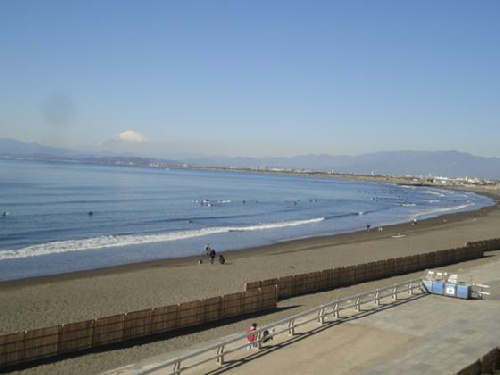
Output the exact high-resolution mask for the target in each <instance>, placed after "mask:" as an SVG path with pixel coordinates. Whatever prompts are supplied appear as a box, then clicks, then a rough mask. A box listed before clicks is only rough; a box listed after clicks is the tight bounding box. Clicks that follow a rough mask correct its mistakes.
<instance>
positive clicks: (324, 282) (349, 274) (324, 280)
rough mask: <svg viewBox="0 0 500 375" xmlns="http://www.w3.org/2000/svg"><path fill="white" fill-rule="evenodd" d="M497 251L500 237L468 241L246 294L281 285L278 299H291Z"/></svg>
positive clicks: (286, 279)
mask: <svg viewBox="0 0 500 375" xmlns="http://www.w3.org/2000/svg"><path fill="white" fill-rule="evenodd" d="M496 249H500V238H497V239H492V240H487V241H479V242H467V243H466V244H465V246H464V247H460V248H457V249H449V250H440V251H433V252H431V253H424V254H418V255H411V256H407V257H404V258H392V259H385V260H379V261H376V262H370V263H364V264H358V265H355V266H346V267H338V268H332V269H327V270H323V271H317V272H310V273H304V274H298V275H289V276H282V277H277V278H273V279H267V280H260V281H253V282H248V283H245V291H251V290H256V289H258V288H262V287H265V286H269V285H277V286H278V299H283V298H289V297H293V296H297V295H301V294H307V293H313V292H318V291H321V290H329V289H334V288H338V287H342V286H347V285H353V284H357V283H363V282H368V281H372V280H378V279H382V278H385V277H391V276H396V275H402V274H407V273H411V272H416V271H421V270H425V269H427V268H433V267H441V266H446V265H449V264H454V263H458V262H462V261H466V260H470V259H476V258H481V257H482V256H483V253H484V251H488V250H496Z"/></svg>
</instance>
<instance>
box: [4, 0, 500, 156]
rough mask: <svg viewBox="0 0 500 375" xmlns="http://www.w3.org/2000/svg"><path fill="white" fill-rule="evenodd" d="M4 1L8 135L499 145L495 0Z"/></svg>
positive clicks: (260, 149) (168, 141)
mask: <svg viewBox="0 0 500 375" xmlns="http://www.w3.org/2000/svg"><path fill="white" fill-rule="evenodd" d="M1 9H2V12H1V13H2V20H1V21H0V51H1V55H2V58H1V63H0V114H1V116H0V137H9V138H16V139H20V140H25V141H37V142H40V143H42V144H46V145H55V146H64V147H80V148H87V147H90V146H91V145H94V144H97V143H100V142H104V141H106V140H108V139H111V138H113V137H115V136H116V135H117V134H119V133H122V132H124V131H127V130H132V131H134V132H136V133H139V134H141V135H143V137H144V138H145V139H146V140H147V141H146V143H147V142H154V143H155V144H157V145H162V147H165V148H171V149H172V150H174V149H179V150H181V149H182V150H186V151H199V152H202V153H205V154H225V155H230V156H293V155H299V154H310V153H326V154H332V155H339V154H350V155H357V154H362V153H367V152H373V151H382V150H409V149H411V150H449V149H456V150H460V151H466V152H470V153H473V154H475V155H481V156H495V157H500V147H498V145H497V143H498V139H500V123H499V119H500V95H499V94H500V90H499V89H500V22H498V20H499V19H500V2H499V1H497V0H482V1H477V2H473V1H461V0H454V1H447V0H440V1H397V0H394V1H342V2H340V1H255V0H253V1H234V0H233V1H216V0H214V1H201V0H200V1H88V0H87V1H67V0H65V1H54V0H53V1H51V0H45V1H23V0H16V1H13V0H6V1H3V2H2V5H1ZM128 134H130V133H128ZM143 143H144V142H143Z"/></svg>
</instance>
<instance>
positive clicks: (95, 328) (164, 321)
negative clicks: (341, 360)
mask: <svg viewBox="0 0 500 375" xmlns="http://www.w3.org/2000/svg"><path fill="white" fill-rule="evenodd" d="M276 306H277V289H276V286H274V285H272V286H268V287H263V288H258V289H255V290H251V291H247V292H238V293H231V294H225V295H222V296H218V297H213V298H208V299H204V300H196V301H189V302H184V303H179V304H177V305H170V306H165V307H157V308H150V309H144V310H140V311H133V312H130V313H124V314H119V315H114V316H108V317H101V318H96V319H90V320H86V321H83V322H77V323H70V324H64V325H58V326H53V327H46V328H40V329H35V330H30V331H24V332H16V333H11V334H7V335H2V336H0V366H11V365H16V364H20V363H24V362H30V361H34V360H39V359H42V358H49V357H55V356H58V355H64V354H67V353H71V352H78V351H83V350H88V349H92V348H97V347H100V346H103V345H108V344H116V343H120V342H124V341H128V340H133V339H138V338H142V337H145V336H149V335H154V334H160V333H165V332H171V331H176V330H180V329H183V328H188V327H193V326H199V325H202V324H207V323H211V322H215V321H220V320H222V319H226V318H234V317H237V316H242V315H246V314H252V313H257V312H261V311H266V310H269V309H274V308H276Z"/></svg>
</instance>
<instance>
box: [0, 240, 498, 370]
mask: <svg viewBox="0 0 500 375" xmlns="http://www.w3.org/2000/svg"><path fill="white" fill-rule="evenodd" d="M496 249H500V239H493V240H487V241H479V242H468V243H466V246H465V247H462V248H458V249H450V250H441V251H435V252H431V253H426V254H419V255H413V256H408V257H405V258H395V259H386V260H380V261H376V262H370V263H365V264H358V265H355V266H347V267H339V268H333V269H328V270H324V271H318V272H311V273H307V274H300V275H290V276H283V277H279V278H273V279H268V280H261V281H256V282H250V283H246V284H245V291H244V292H238V293H231V294H226V295H223V296H219V297H214V298H209V299H205V300H197V301H190V302H184V303H180V304H177V305H172V306H165V307H157V308H150V309H144V310H140V311H133V312H130V313H125V314H120V315H115V316H108V317H103V318H97V319H90V320H87V321H83V322H77V323H70V324H65V325H59V326H53V327H46V328H40V329H35V330H31V331H24V332H16V333H10V334H6V335H1V336H0V367H2V366H10V365H14V364H19V363H23V362H28V361H33V360H37V359H41V358H48V357H54V356H57V355H61V354H65V353H70V352H75V351H81V350H86V349H90V348H95V347H99V346H102V345H106V344H112V343H119V342H123V341H127V340H132V339H136V338H140V337H144V336H147V335H151V334H157V333H163V332H168V331H174V330H177V329H181V328H186V327H192V326H196V325H200V324H205V323H209V322H215V321H218V320H221V319H224V318H229V317H235V316H239V315H243V314H251V313H255V312H259V311H265V310H268V309H272V308H276V306H277V301H278V299H279V298H286V297H291V296H295V295H300V294H305V293H312V292H317V291H320V290H326V289H333V288H336V287H340V286H346V285H352V284H355V283H361V282H367V281H371V280H377V279H381V278H384V277H390V276H394V275H399V274H405V273H409V272H415V271H419V270H424V269H426V268H431V267H439V266H444V265H447V264H452V263H456V262H460V261H464V260H469V259H475V258H480V257H482V256H483V252H484V251H488V250H496Z"/></svg>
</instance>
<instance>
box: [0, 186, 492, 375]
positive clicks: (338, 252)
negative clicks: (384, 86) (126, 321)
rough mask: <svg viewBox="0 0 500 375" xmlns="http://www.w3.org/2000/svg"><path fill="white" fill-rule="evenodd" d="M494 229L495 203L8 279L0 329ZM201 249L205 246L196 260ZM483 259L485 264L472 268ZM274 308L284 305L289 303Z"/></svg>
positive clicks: (166, 299)
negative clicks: (209, 256) (216, 252)
mask: <svg viewBox="0 0 500 375" xmlns="http://www.w3.org/2000/svg"><path fill="white" fill-rule="evenodd" d="M486 193H487V194H488V195H489V196H490V197H492V198H494V199H498V197H500V195H498V193H496V192H491V191H490V192H486ZM499 228H500V209H499V207H498V204H496V205H495V206H493V207H488V208H483V209H480V210H478V211H471V212H465V213H458V214H449V215H443V216H440V217H438V218H433V219H428V220H423V221H421V222H419V223H418V224H417V225H411V223H405V224H400V225H394V226H388V227H384V230H383V231H382V232H379V231H378V230H376V229H372V230H371V231H370V232H366V231H363V232H359V233H351V234H342V235H336V236H330V237H321V238H311V239H304V240H297V241H292V242H286V243H279V244H275V245H272V246H265V247H261V248H255V249H248V250H244V251H235V252H225V253H224V255H225V257H226V259H227V263H226V264H225V265H220V264H218V263H216V264H213V265H211V264H210V263H208V262H206V260H205V261H204V262H203V264H201V265H200V264H198V259H200V258H202V256H201V255H200V257H191V258H183V259H170V260H159V261H154V262H147V263H141V264H132V265H127V266H120V267H112V268H106V269H100V270H93V271H85V272H76V273H72V274H65V275H57V276H47V277H37V278H32V279H26V280H19V281H12V282H5V283H1V284H0V299H1V301H2V309H1V311H0V330H1V333H2V334H4V333H11V332H16V331H22V330H29V329H35V328H41V327H47V326H51V325H57V324H65V323H70V322H76V321H81V320H86V319H91V318H95V317H100V316H110V315H114V314H120V313H123V312H130V311H134V310H140V309H144V308H148V307H160V306H166V305H170V304H174V303H178V302H183V301H190V300H195V299H202V298H207V297H212V296H216V295H221V294H225V293H232V292H237V291H242V290H243V286H244V283H245V282H247V281H255V280H261V279H267V278H272V277H276V276H283V275H291V274H297V273H304V272H310V271H319V270H323V269H327V268H333V267H337V266H344V265H353V264H358V263H364V262H368V261H373V260H379V259H386V258H394V257H400V256H406V255H412V254H419V253H426V252H430V251H435V250H442V249H448V248H454V247H459V246H463V245H464V243H465V242H467V241H478V240H482V239H489V238H495V237H500V230H499ZM214 245H215V244H214ZM201 246H202V244H200V254H201V253H202V248H201ZM481 261H487V259H482V260H477V261H472V262H469V263H474V262H481ZM461 267H463V265H461ZM401 277H403V278H404V276H401ZM401 277H399V278H401ZM406 277H408V276H406ZM393 279H398V278H393ZM390 282H391V281H388V280H382V281H378V282H376V283H367V284H377V283H378V284H381V285H386V284H388V283H390ZM360 288H361V289H363V288H369V289H373V288H374V286H368V285H358V286H353V287H349V288H342V289H343V290H341V291H333V292H328V293H329V294H328V293H320V295H324V297H325V298H331V296H333V295H338V294H339V293H340V294H345V295H349V294H354V293H355V292H357V290H360ZM318 298H319V297H318V296H315V297H313V296H309V297H308V296H303V297H300V298H299V299H293V301H294V302H293V303H294V304H297V303H296V300H297V301H301V302H300V303H298V305H300V306H301V307H302V308H307V306H308V305H309V304H315V303H321V302H318ZM289 302H290V301H288V303H289ZM280 307H286V301H285V304H284V305H283V306H281V305H280ZM295 307H297V306H294V308H290V311H280V312H279V313H277V314H273V315H272V316H269V317H265V318H264V317H262V318H259V320H262V321H265V320H266V319H267V320H269V321H272V320H274V319H276V317H277V316H279V315H280V314H281V315H283V316H287V315H291V314H294V313H297V311H295V310H296V308H295ZM246 324H247V322H246V321H245V320H242V321H240V322H238V323H235V324H233V325H232V326H231V325H226V326H224V327H214V329H209V330H208V331H207V330H205V332H197V333H194V334H191V335H184V336H182V337H177V338H172V339H170V340H166V341H162V342H156V343H151V344H145V345H142V346H140V347H134V348H128V349H121V350H114V351H112V352H106V353H97V354H96V353H94V354H89V355H86V356H84V357H79V358H74V359H66V360H63V361H59V362H56V363H52V364H48V365H43V366H38V367H35V368H31V369H25V370H23V371H21V372H19V373H26V374H28V373H29V374H31V373H33V374H35V373H38V374H44V373H61V374H62V373H68V371H69V370H68V369H69V368H71V369H72V370H71V373H75V374H76V373H80V374H92V373H95V372H97V371H103V370H105V369H109V368H113V367H116V366H120V365H124V364H126V363H130V362H131V361H133V360H137V359H140V358H145V357H147V356H151V355H155V354H157V353H161V352H164V351H165V350H175V349H180V348H182V347H186V346H188V345H192V344H193V343H196V342H203V341H204V340H205V341H206V340H207V339H210V338H214V337H217V336H219V337H220V336H221V335H227V334H229V333H233V332H238V331H239V330H240V329H242V328H243V327H245V326H246ZM90 363H92V365H90ZM68 366H69V367H68ZM75 368H78V370H75Z"/></svg>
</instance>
